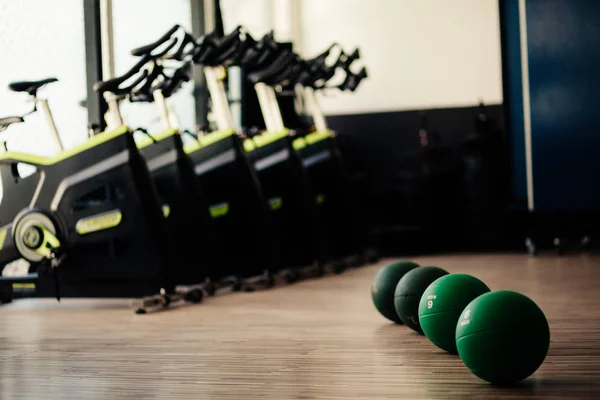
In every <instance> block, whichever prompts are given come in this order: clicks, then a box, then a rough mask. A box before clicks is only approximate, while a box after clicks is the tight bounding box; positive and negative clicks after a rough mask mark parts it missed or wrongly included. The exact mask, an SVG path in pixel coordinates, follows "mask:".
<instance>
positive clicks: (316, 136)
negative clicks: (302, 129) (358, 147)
mask: <svg viewBox="0 0 600 400" xmlns="http://www.w3.org/2000/svg"><path fill="white" fill-rule="evenodd" d="M332 136H333V135H332V134H331V131H321V132H313V133H310V134H308V135H306V136H305V137H304V139H306V143H307V144H309V145H310V144H315V143H317V142H320V141H321V140H325V139H329V138H330V137H332Z"/></svg>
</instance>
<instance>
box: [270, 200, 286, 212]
mask: <svg viewBox="0 0 600 400" xmlns="http://www.w3.org/2000/svg"><path fill="white" fill-rule="evenodd" d="M282 205H283V199H282V198H281V197H274V198H272V199H269V207H271V210H273V211H275V210H279V209H280V208H281V206H282Z"/></svg>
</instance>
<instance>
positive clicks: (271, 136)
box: [244, 130, 289, 152]
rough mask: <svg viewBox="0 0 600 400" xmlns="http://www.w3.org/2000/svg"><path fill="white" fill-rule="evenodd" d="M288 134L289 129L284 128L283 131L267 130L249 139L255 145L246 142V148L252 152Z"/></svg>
mask: <svg viewBox="0 0 600 400" xmlns="http://www.w3.org/2000/svg"><path fill="white" fill-rule="evenodd" d="M288 134H289V131H288V130H284V131H282V132H265V133H263V134H261V135H256V136H254V137H253V138H252V139H248V140H251V141H252V144H253V147H252V146H250V145H246V144H245V143H244V148H245V149H246V151H247V152H251V151H252V150H255V149H258V148H259V147H263V146H266V145H268V144H269V143H273V142H274V141H276V140H279V139H281V138H284V137H286V136H288ZM248 149H250V150H248Z"/></svg>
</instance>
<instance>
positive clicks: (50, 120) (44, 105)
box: [33, 96, 65, 151]
mask: <svg viewBox="0 0 600 400" xmlns="http://www.w3.org/2000/svg"><path fill="white" fill-rule="evenodd" d="M33 101H34V102H35V105H36V107H38V106H39V107H40V108H41V109H42V111H43V112H44V116H45V117H46V123H47V124H48V129H49V130H50V133H51V134H52V136H53V137H54V140H55V141H56V144H57V146H58V149H59V150H60V151H63V150H64V149H65V148H64V146H63V143H62V140H61V139H60V136H59V135H58V129H57V128H56V123H55V122H54V117H53V116H52V111H50V106H49V105H48V100H47V99H42V98H39V97H37V96H35V97H34V98H33Z"/></svg>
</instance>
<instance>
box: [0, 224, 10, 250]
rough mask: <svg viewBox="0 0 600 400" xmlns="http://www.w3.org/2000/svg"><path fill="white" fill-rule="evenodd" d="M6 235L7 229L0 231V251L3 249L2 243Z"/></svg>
mask: <svg viewBox="0 0 600 400" xmlns="http://www.w3.org/2000/svg"><path fill="white" fill-rule="evenodd" d="M7 233H8V228H6V229H2V230H1V231H0V250H2V249H3V248H4V241H5V240H6V234H7Z"/></svg>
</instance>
